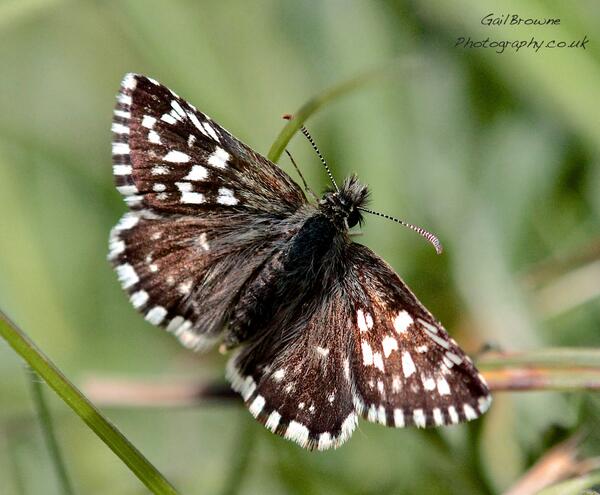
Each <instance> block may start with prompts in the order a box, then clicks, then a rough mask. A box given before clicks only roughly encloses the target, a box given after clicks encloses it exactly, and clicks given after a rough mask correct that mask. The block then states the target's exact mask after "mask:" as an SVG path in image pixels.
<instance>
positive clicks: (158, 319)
mask: <svg viewBox="0 0 600 495" xmlns="http://www.w3.org/2000/svg"><path fill="white" fill-rule="evenodd" d="M165 316H167V310H166V309H165V308H163V307H162V306H154V307H153V308H152V309H151V310H150V311H148V312H147V313H146V320H148V321H149V322H150V323H152V324H153V325H160V324H161V323H162V321H163V320H164V319H165Z"/></svg>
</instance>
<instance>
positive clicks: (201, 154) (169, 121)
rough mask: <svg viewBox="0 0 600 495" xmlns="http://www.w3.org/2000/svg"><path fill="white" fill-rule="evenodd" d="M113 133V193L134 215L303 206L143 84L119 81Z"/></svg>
mask: <svg viewBox="0 0 600 495" xmlns="http://www.w3.org/2000/svg"><path fill="white" fill-rule="evenodd" d="M112 130H113V147H112V152H113V172H114V175H115V180H116V183H117V189H118V190H119V191H120V192H121V193H122V194H123V195H124V196H125V200H126V201H127V203H128V204H129V205H130V207H131V208H133V209H143V208H149V209H152V210H154V211H156V212H160V213H168V214H183V215H194V214H198V212H201V211H206V210H214V209H217V210H242V209H245V210H252V211H259V212H260V211H263V212H264V211H267V212H269V213H272V214H279V215H285V214H290V213H291V212H293V211H295V210H296V209H297V208H298V207H299V206H300V205H301V204H303V203H304V202H305V197H304V194H303V192H302V190H301V189H300V188H299V187H298V186H297V185H296V184H295V183H294V182H293V181H292V180H291V179H290V178H289V176H287V174H285V173H284V172H283V171H281V170H280V169H278V168H277V167H276V166H275V165H274V164H273V163H271V162H270V161H269V160H267V159H266V158H264V157H263V156H261V155H259V154H258V153H256V152H254V151H252V150H251V149H250V148H249V147H248V146H246V145H245V144H243V143H242V142H240V141H239V140H237V139H236V138H234V137H233V136H232V135H231V134H230V133H229V132H227V131H226V130H225V129H223V128H222V127H221V126H219V125H218V124H216V123H215V122H213V121H212V120H211V119H210V118H209V117H207V116H206V115H204V114H203V113H201V112H199V111H198V110H196V108H195V107H194V106H193V105H191V104H190V103H188V102H186V101H185V100H184V99H182V98H180V97H179V96H177V95H176V94H175V93H173V92H172V91H171V90H169V89H168V88H166V87H165V86H163V85H161V84H159V83H158V82H156V81H154V80H153V79H150V78H147V77H145V76H141V75H137V74H127V75H126V76H125V78H124V79H123V82H122V83H121V90H120V93H119V95H118V97H117V105H116V108H115V111H114V116H113V125H112Z"/></svg>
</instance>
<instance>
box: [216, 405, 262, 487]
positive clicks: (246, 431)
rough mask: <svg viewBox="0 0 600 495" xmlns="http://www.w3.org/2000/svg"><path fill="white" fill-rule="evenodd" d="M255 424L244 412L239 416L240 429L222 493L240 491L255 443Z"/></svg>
mask: <svg viewBox="0 0 600 495" xmlns="http://www.w3.org/2000/svg"><path fill="white" fill-rule="evenodd" d="M255 426H256V425H255V424H254V422H253V421H251V420H250V419H249V418H247V417H246V415H245V414H244V417H242V418H241V426H240V429H241V431H240V434H239V436H238V438H237V440H236V443H235V445H234V447H233V456H232V459H231V469H230V470H229V476H228V477H227V481H226V482H225V488H224V489H223V492H222V493H223V495H235V494H236V493H239V491H240V488H241V486H242V482H243V481H244V476H245V475H246V472H247V471H248V465H249V464H250V458H251V454H252V451H253V450H254V444H255V443H256V434H255V432H256V429H255Z"/></svg>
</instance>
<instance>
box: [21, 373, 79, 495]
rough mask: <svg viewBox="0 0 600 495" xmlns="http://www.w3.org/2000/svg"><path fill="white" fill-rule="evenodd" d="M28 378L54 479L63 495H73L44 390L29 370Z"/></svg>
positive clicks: (36, 377)
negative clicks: (54, 474) (53, 471)
mask: <svg viewBox="0 0 600 495" xmlns="http://www.w3.org/2000/svg"><path fill="white" fill-rule="evenodd" d="M29 378H30V382H31V392H32V396H33V402H34V404H35V408H36V410H37V414H38V418H39V420H40V425H41V427H42V431H43V433H44V439H45V441H46V446H47V447H48V452H49V454H50V458H51V459H52V464H53V466H54V470H55V472H56V477H57V479H58V482H59V485H60V488H61V492H62V493H63V494H65V495H73V494H74V493H75V491H74V490H73V485H72V483H71V480H70V479H69V475H68V473H67V468H66V465H65V462H64V459H63V456H62V453H61V451H60V448H59V446H58V441H57V440H56V434H55V432H54V424H53V422H52V417H51V416H50V410H49V408H48V405H47V404H46V399H45V398H44V390H43V388H42V383H41V380H40V378H39V376H38V375H37V373H36V372H35V371H33V370H31V369H30V370H29Z"/></svg>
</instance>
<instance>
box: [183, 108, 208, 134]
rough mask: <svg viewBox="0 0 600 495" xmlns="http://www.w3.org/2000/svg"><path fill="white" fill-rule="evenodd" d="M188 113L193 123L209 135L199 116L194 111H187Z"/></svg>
mask: <svg viewBox="0 0 600 495" xmlns="http://www.w3.org/2000/svg"><path fill="white" fill-rule="evenodd" d="M187 114H188V117H189V118H190V120H191V121H192V124H194V126H195V127H196V129H198V130H199V131H200V132H201V133H202V134H204V135H205V136H206V137H208V133H207V132H206V130H205V129H204V127H202V124H201V123H200V121H199V120H198V117H196V115H195V114H194V113H192V112H187Z"/></svg>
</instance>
